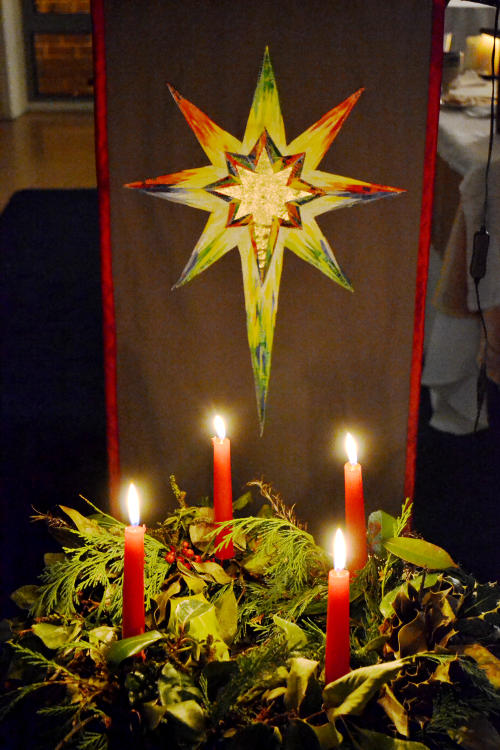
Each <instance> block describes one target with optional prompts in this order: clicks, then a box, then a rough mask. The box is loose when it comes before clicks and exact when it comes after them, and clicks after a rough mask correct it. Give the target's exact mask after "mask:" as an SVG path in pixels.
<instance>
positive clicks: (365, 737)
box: [354, 727, 429, 750]
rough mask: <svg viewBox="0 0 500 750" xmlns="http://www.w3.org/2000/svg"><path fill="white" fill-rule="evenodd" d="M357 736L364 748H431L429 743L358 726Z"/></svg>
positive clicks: (408, 749)
mask: <svg viewBox="0 0 500 750" xmlns="http://www.w3.org/2000/svg"><path fill="white" fill-rule="evenodd" d="M354 731H355V733H356V738H359V740H360V743H361V747H362V748H363V750H429V748H428V747H427V745H423V744H422V743H421V742H412V741H410V740H399V739H397V738H396V737H389V735H387V734H382V733H381V732H372V731H370V730H368V729H360V728H358V727H357V728H356V729H355V730H354Z"/></svg>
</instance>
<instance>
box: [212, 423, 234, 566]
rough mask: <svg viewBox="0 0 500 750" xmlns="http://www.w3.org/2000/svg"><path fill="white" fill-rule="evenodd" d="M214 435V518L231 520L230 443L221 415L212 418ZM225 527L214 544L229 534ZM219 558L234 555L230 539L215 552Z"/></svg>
mask: <svg viewBox="0 0 500 750" xmlns="http://www.w3.org/2000/svg"><path fill="white" fill-rule="evenodd" d="M214 425H215V431H216V433H217V435H216V437H213V438H212V443H213V446H214V519H215V521H216V522H217V521H231V520H232V518H233V492H232V488H231V443H230V441H229V439H228V438H227V437H226V427H225V425H224V420H223V419H222V417H219V416H217V417H215V419H214ZM229 533H230V531H229V529H225V530H223V531H221V532H219V534H217V538H216V544H220V543H221V542H222V541H223V540H224V539H225V538H226V536H227V534H229ZM215 555H216V557H218V558H219V560H228V559H229V558H231V557H233V555H234V548H233V542H232V540H230V541H228V543H227V545H225V546H224V547H223V548H222V549H220V550H218V552H216V553H215Z"/></svg>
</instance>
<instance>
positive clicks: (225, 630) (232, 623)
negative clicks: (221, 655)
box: [215, 586, 238, 645]
mask: <svg viewBox="0 0 500 750" xmlns="http://www.w3.org/2000/svg"><path fill="white" fill-rule="evenodd" d="M215 612H216V615H217V622H218V623H219V631H220V634H221V637H222V640H223V641H224V642H225V643H227V644H228V645H230V644H231V643H232V642H233V640H234V637H235V635H236V633H237V631H238V603H237V601H236V597H235V595H234V591H233V587H232V586H230V587H229V588H227V589H226V591H224V593H223V594H221V595H220V596H219V597H218V598H217V599H216V600H215Z"/></svg>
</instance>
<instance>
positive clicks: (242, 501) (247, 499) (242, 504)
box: [233, 492, 253, 510]
mask: <svg viewBox="0 0 500 750" xmlns="http://www.w3.org/2000/svg"><path fill="white" fill-rule="evenodd" d="M251 502H253V497H252V493H251V492H245V494H244V495H240V497H239V498H238V499H237V500H235V501H234V503H233V510H242V509H243V508H246V507H247V505H250V503H251Z"/></svg>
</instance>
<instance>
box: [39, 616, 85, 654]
mask: <svg viewBox="0 0 500 750" xmlns="http://www.w3.org/2000/svg"><path fill="white" fill-rule="evenodd" d="M31 629H32V630H33V632H34V634H35V635H37V636H38V638H40V640H41V641H42V642H43V644H44V645H45V646H47V648H50V649H52V650H55V649H57V648H61V647H62V646H64V644H65V643H68V642H69V641H71V640H73V638H74V637H75V635H76V634H77V633H78V632H79V631H80V629H81V628H80V625H76V626H75V625H52V624H51V623H50V622H39V623H36V624H35V625H33V627H32V628H31Z"/></svg>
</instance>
